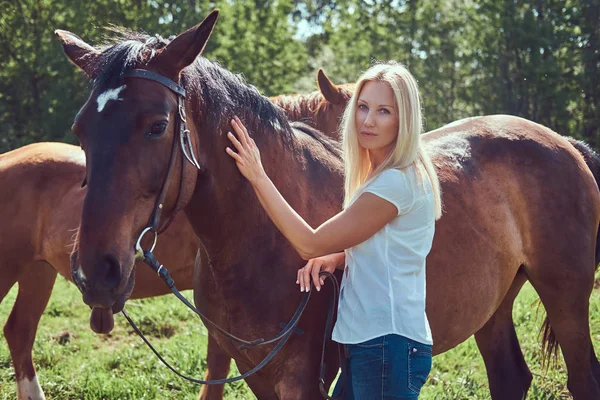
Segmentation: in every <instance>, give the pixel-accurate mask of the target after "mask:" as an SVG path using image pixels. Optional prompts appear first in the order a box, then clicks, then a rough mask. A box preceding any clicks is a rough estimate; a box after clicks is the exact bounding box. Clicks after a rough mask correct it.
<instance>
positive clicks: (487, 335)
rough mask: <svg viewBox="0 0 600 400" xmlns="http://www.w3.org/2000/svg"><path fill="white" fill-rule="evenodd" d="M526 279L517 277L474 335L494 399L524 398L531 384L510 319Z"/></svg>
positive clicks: (521, 274) (516, 399) (518, 275)
mask: <svg viewBox="0 0 600 400" xmlns="http://www.w3.org/2000/svg"><path fill="white" fill-rule="evenodd" d="M526 280H527V278H526V277H525V275H524V274H523V273H519V274H517V276H516V277H515V280H514V281H513V283H512V285H511V287H510V289H509V290H508V293H507V294H506V296H505V297H504V300H503V301H502V303H501V304H500V307H498V309H497V310H496V312H495V313H494V315H492V317H491V318H490V319H489V321H488V322H487V323H486V324H485V325H484V326H483V328H481V329H480V330H479V331H478V332H477V333H475V340H476V342H477V346H478V347H479V351H480V352H481V355H482V357H483V361H484V362H485V368H486V370H487V375H488V383H489V385H490V393H491V395H492V399H493V400H504V399H506V400H511V399H514V400H521V399H524V398H525V396H526V395H527V391H528V390H529V387H530V385H531V380H532V375H531V371H529V368H528V367H527V364H526V363H525V359H524V358H523V353H522V352H521V347H520V346H519V340H518V339H517V334H516V332H515V327H514V324H513V319H512V308H513V303H514V301H515V298H516V297H517V294H518V293H519V290H521V287H522V286H523V284H524V283H525V281H526Z"/></svg>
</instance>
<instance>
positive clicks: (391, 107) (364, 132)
mask: <svg viewBox="0 0 600 400" xmlns="http://www.w3.org/2000/svg"><path fill="white" fill-rule="evenodd" d="M354 121H355V123H356V133H357V135H358V143H359V144H360V145H361V146H362V147H364V148H365V149H367V150H368V151H369V153H370V154H371V158H372V159H373V160H374V161H376V162H379V163H380V162H382V161H383V160H384V159H385V157H386V156H387V155H388V154H389V152H390V150H391V149H392V148H393V147H394V144H395V142H396V138H397V137H398V125H399V122H398V109H397V107H396V100H395V97H394V91H393V90H392V88H391V87H390V86H389V85H388V84H387V83H385V82H379V81H369V82H367V83H365V84H364V85H363V87H362V89H361V91H360V93H359V95H358V103H357V105H356V114H355V120H354Z"/></svg>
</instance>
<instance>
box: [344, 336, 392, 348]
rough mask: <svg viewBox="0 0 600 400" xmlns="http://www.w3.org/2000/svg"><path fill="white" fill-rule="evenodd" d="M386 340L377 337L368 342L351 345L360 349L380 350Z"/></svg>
mask: <svg viewBox="0 0 600 400" xmlns="http://www.w3.org/2000/svg"><path fill="white" fill-rule="evenodd" d="M383 342H384V338H383V337H376V338H375V339H371V340H367V341H366V342H362V343H356V344H351V345H350V346H352V347H354V348H358V349H380V348H382V347H383Z"/></svg>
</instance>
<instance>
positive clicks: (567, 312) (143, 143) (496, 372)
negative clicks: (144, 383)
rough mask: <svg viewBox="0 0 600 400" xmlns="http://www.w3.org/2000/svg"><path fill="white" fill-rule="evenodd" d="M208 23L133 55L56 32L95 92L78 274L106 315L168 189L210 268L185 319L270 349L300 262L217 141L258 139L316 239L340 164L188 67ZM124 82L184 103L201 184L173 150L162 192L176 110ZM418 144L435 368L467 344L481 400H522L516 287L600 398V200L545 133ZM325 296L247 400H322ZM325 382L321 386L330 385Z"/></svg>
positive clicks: (292, 299)
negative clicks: (237, 129)
mask: <svg viewBox="0 0 600 400" xmlns="http://www.w3.org/2000/svg"><path fill="white" fill-rule="evenodd" d="M215 20H216V15H215V14H211V15H210V16H209V17H207V19H206V20H205V21H204V22H203V23H202V24H200V25H198V26H197V27H195V28H192V29H190V30H189V31H187V32H185V33H183V34H181V35H179V36H178V37H177V38H175V39H174V40H173V41H172V42H170V43H169V44H166V43H164V42H163V43H153V42H151V41H147V38H141V39H140V40H139V42H141V43H145V46H144V45H140V44H139V43H137V44H135V45H134V44H132V43H134V42H133V41H131V40H130V41H123V42H121V43H119V44H117V45H116V46H113V47H110V48H107V49H105V50H104V51H103V52H99V51H97V50H95V49H93V48H91V47H90V46H89V45H87V44H85V43H84V42H82V41H81V40H80V39H79V38H77V37H76V36H74V35H72V34H69V33H66V32H60V35H59V36H61V39H62V40H63V48H64V50H65V52H66V54H67V55H68V56H69V58H70V59H71V60H72V61H73V62H74V63H76V64H77V65H78V66H80V67H81V68H82V69H83V70H84V71H86V73H87V74H88V75H90V76H91V77H93V78H94V80H95V85H94V89H93V91H92V93H91V95H90V98H89V99H88V102H87V103H86V104H85V105H84V107H83V108H82V110H81V111H80V113H79V115H78V117H77V119H76V122H75V128H74V130H75V132H76V134H77V136H78V137H79V138H80V140H81V142H82V144H83V147H84V149H85V152H86V155H87V159H88V164H87V173H88V177H89V190H88V192H87V195H86V200H85V202H84V207H83V212H82V220H81V230H80V235H79V241H78V244H77V245H78V248H79V252H78V257H74V258H73V259H72V262H73V263H72V267H73V271H74V272H73V273H74V274H77V275H79V277H80V279H79V287H80V290H82V292H83V295H84V300H85V301H86V302H87V303H88V304H91V305H94V306H97V307H106V308H112V309H113V311H119V310H120V308H121V307H122V305H123V304H124V302H125V301H126V299H127V298H128V297H129V292H130V290H131V287H132V286H133V285H132V281H133V279H134V278H133V275H132V267H133V261H134V244H135V242H136V240H137V237H138V236H139V234H140V232H142V230H143V229H144V228H145V226H146V221H147V220H148V218H149V216H150V215H151V213H152V210H153V209H154V208H155V198H156V197H157V195H158V194H159V192H160V191H161V188H162V183H163V181H164V180H165V179H166V178H170V179H169V181H170V185H169V189H168V191H167V194H166V200H165V202H164V207H163V209H164V210H166V211H165V215H164V218H168V217H169V215H170V214H171V213H172V211H171V210H173V208H174V207H175V206H176V205H177V204H178V202H177V201H176V199H177V198H178V197H179V196H178V193H179V192H180V189H181V194H182V197H183V199H184V201H185V202H186V204H187V205H186V207H185V212H186V215H187V217H188V219H189V220H190V222H191V224H192V226H193V228H194V231H195V232H196V234H197V236H198V237H199V238H200V240H201V241H202V243H203V244H204V246H205V247H206V249H207V252H208V256H209V258H210V262H208V263H202V264H201V265H200V266H199V268H198V269H197V270H196V274H195V283H194V289H195V291H194V297H195V301H196V305H197V306H198V308H200V309H201V311H203V312H205V313H206V314H207V315H208V316H209V317H210V318H211V319H213V320H215V321H216V322H218V323H219V324H221V325H222V326H223V327H225V328H226V329H228V330H229V331H231V332H232V333H234V334H236V335H238V336H243V337H246V338H256V337H271V336H273V335H275V334H276V333H278V331H279V329H280V328H279V324H280V323H281V322H285V321H287V320H288V319H289V318H290V316H291V315H292V313H293V312H294V308H295V306H296V305H297V303H298V302H299V300H300V294H299V293H298V290H297V288H296V287H295V285H294V284H293V280H294V279H295V273H296V270H297V268H299V267H301V266H302V265H303V263H304V261H303V260H301V259H300V258H299V256H298V255H297V254H296V253H295V252H294V250H293V249H292V248H291V246H290V245H289V244H288V243H287V242H286V240H285V239H284V238H283V237H282V236H281V235H280V234H279V232H278V231H277V230H276V228H275V227H274V226H273V225H272V224H271V222H270V221H269V219H268V217H267V216H266V215H265V213H264V212H263V210H262V208H261V207H260V205H259V203H258V201H257V199H256V198H255V195H254V193H253V191H252V189H251V188H250V186H249V185H248V184H247V182H246V181H245V180H244V179H243V178H242V177H241V176H240V174H239V172H238V171H237V169H236V167H235V165H234V163H233V162H232V161H231V160H230V159H228V158H227V157H228V156H227V155H226V154H225V153H224V152H223V149H224V148H225V146H226V145H227V142H226V138H225V137H224V132H227V131H228V130H229V120H230V119H231V116H232V115H233V114H234V113H235V114H237V115H238V116H240V117H241V119H242V121H243V122H244V124H245V125H246V126H247V127H248V128H249V130H250V131H251V132H254V139H255V141H256V142H257V144H258V146H259V147H260V148H261V153H262V155H263V163H264V165H265V169H266V170H267V172H268V174H269V176H270V177H271V178H272V179H273V181H274V182H275V184H276V185H277V187H278V188H279V189H280V191H281V192H282V194H283V195H284V197H286V198H287V199H288V200H289V201H290V202H291V204H292V206H293V207H294V208H295V209H296V210H297V211H298V212H299V213H300V214H301V215H302V216H303V217H305V218H306V219H307V220H308V222H309V223H311V224H313V225H316V224H319V223H320V222H321V221H323V220H325V219H326V218H327V217H329V216H331V215H333V214H334V213H335V212H336V211H338V210H339V208H340V204H341V198H342V193H341V191H342V187H341V186H342V163H341V160H340V159H339V157H338V154H337V153H336V151H335V149H333V148H332V147H331V145H330V144H328V143H327V142H326V141H324V139H323V138H319V136H318V134H316V133H314V132H312V133H310V134H305V133H301V132H297V131H292V130H291V129H290V127H289V126H288V125H287V122H286V121H285V118H284V117H283V115H281V113H280V112H279V110H277V109H275V108H273V107H270V106H269V104H268V103H267V101H266V99H264V98H263V97H261V96H260V95H259V94H258V93H256V92H255V91H254V90H253V89H252V88H250V87H248V86H246V85H245V84H244V83H243V82H242V81H241V80H240V79H239V78H238V77H235V76H233V75H231V74H229V73H228V72H227V71H225V70H223V69H221V68H220V67H218V66H215V65H213V64H211V63H209V62H208V61H206V60H205V59H202V58H200V59H198V60H196V61H194V60H195V59H196V56H197V55H198V54H199V53H201V51H202V49H203V47H204V44H205V43H206V41H207V40H208V37H209V35H210V32H211V30H212V27H213V25H214V22H215ZM132 68H144V69H145V70H149V71H153V72H155V73H159V74H161V75H162V76H166V77H168V78H169V79H171V80H172V81H176V82H181V84H182V85H183V86H184V87H185V88H186V90H187V97H186V99H185V103H184V104H185V105H184V108H185V110H186V114H187V122H188V128H189V129H190V131H191V132H192V147H193V149H194V150H195V152H196V154H198V159H199V164H200V169H199V170H198V171H196V170H192V169H190V168H188V169H187V172H186V173H185V174H183V178H179V177H180V176H182V175H180V173H181V172H182V171H181V168H182V165H185V164H183V162H184V161H183V156H182V155H181V154H180V153H179V152H177V153H175V154H176V156H175V159H174V160H175V162H174V164H173V165H176V166H177V167H176V168H174V169H173V171H172V174H171V175H170V176H167V165H168V164H169V159H170V154H171V143H172V141H174V140H175V139H177V134H178V133H179V132H175V129H174V127H175V123H174V121H175V120H176V118H177V116H178V113H177V103H178V98H177V95H176V94H175V93H174V92H173V91H171V89H169V88H167V87H166V86H164V83H158V82H156V81H154V80H148V79H141V78H139V77H137V78H134V77H123V75H122V72H125V71H129V70H131V69H132ZM163 82H164V81H163ZM108 98H111V99H112V100H111V101H110V102H105V101H104V100H105V99H108ZM100 105H102V107H100ZM105 106H106V108H104V107H105ZM157 124H158V125H157ZM424 141H425V142H426V145H427V147H428V150H429V151H430V152H431V154H432V157H433V159H434V161H435V164H436V167H437V169H438V173H439V177H440V181H441V184H442V188H443V191H444V202H445V215H444V217H443V218H442V219H441V220H440V221H439V223H438V224H437V233H436V237H435V239H434V243H433V248H432V251H431V254H430V256H429V258H428V293H429V296H428V299H427V301H428V302H427V310H428V316H429V318H430V323H431V327H432V332H433V337H434V352H435V353H436V354H439V353H441V352H443V351H446V350H448V349H450V348H452V347H454V346H456V345H457V344H459V343H461V342H462V341H464V340H466V339H467V338H468V337H469V336H471V335H472V334H475V337H476V340H477V343H478V346H479V348H480V350H481V352H482V354H483V357H484V359H485V362H486V367H487V369H488V374H489V377H490V378H489V380H490V391H491V392H492V397H493V398H494V399H521V398H522V397H523V396H524V395H525V394H526V393H527V390H528V388H529V385H530V382H531V373H530V372H529V370H528V368H527V366H526V365H525V362H524V359H523V355H522V353H521V350H520V348H519V345H518V341H517V337H516V334H515V332H514V327H513V322H512V314H511V308H512V303H513V301H514V298H515V296H516V294H517V293H518V291H519V289H520V288H521V286H522V285H523V283H524V282H525V281H526V280H529V281H530V282H531V283H532V285H533V286H534V287H535V289H536V290H537V292H538V293H539V295H540V298H541V300H542V302H543V303H544V306H545V307H546V310H547V312H548V317H549V321H550V322H551V323H552V329H553V333H554V334H555V338H556V339H557V340H558V343H559V344H560V347H561V349H562V352H563V355H564V358H565V361H566V364H567V369H568V387H569V389H570V391H571V392H572V393H573V396H574V398H575V399H597V398H600V387H599V385H598V381H600V365H599V364H598V361H597V359H596V356H595V354H594V351H593V347H592V343H591V339H590V332H589V322H588V318H589V317H588V306H589V303H588V301H589V296H590V293H591V290H592V286H593V276H594V269H595V265H596V264H595V262H596V261H597V260H596V247H597V233H598V225H599V222H600V194H599V192H598V187H597V184H596V181H595V180H594V176H593V175H592V173H591V172H590V170H589V168H588V167H587V166H586V165H585V160H584V159H583V157H582V156H581V154H579V152H577V151H576V150H575V148H574V147H573V146H571V145H570V144H569V142H568V141H567V140H565V139H564V138H562V137H560V136H559V135H557V134H556V133H554V132H552V131H550V130H549V129H547V128H544V127H542V126H540V125H538V124H535V123H532V122H530V121H526V120H523V119H520V118H516V117H510V116H491V117H480V118H473V119H470V120H466V121H461V122H459V123H456V124H452V125H450V126H447V127H444V128H442V129H439V130H436V131H434V132H431V133H429V134H426V135H425V137H424ZM108 155H110V156H108ZM125 188H126V189H125ZM161 204H162V203H161ZM315 204H318V207H315ZM573 237H576V238H577V239H578V240H572V238H573ZM329 295H330V293H329V292H328V291H325V292H320V293H315V294H314V296H315V297H314V298H313V299H312V300H311V304H310V305H309V310H307V314H305V316H304V317H303V319H302V320H301V323H300V328H301V329H302V330H303V332H304V333H303V335H298V336H295V337H293V338H292V340H290V342H289V343H288V345H287V346H286V347H284V349H283V350H282V352H281V353H280V354H279V355H278V356H277V357H276V358H274V360H273V362H272V363H271V364H269V365H268V366H267V367H266V368H265V369H264V370H263V371H261V373H260V374H259V375H255V376H253V377H251V378H250V379H248V380H247V382H248V384H249V386H250V387H251V389H252V390H253V391H254V392H255V393H256V394H257V396H258V397H259V398H261V399H271V398H279V399H282V398H285V399H288V398H292V399H297V398H302V399H304V398H309V399H313V398H318V396H319V392H318V389H317V383H316V382H317V373H318V358H319V355H318V352H319V351H318V349H319V347H320V344H321V341H322V338H321V335H322V333H323V326H324V309H325V307H324V305H325V304H324V303H325V302H326V301H327V300H328V296H329ZM212 334H214V335H215V338H216V339H217V340H218V341H219V343H220V344H221V346H222V347H223V348H224V349H225V350H226V351H227V352H228V353H229V354H230V355H232V356H233V357H234V359H235V360H236V362H237V364H238V367H239V369H240V370H241V371H242V372H244V371H247V370H248V369H249V368H251V367H252V366H254V365H256V364H257V363H258V361H259V360H260V359H262V357H263V356H264V355H265V351H264V350H261V349H250V350H238V349H237V347H235V346H233V345H232V344H231V343H230V342H228V341H227V340H225V339H224V338H223V337H222V336H220V335H219V334H218V333H215V332H212ZM551 336H552V335H551ZM329 358H330V360H329V361H330V364H329V365H331V361H332V360H331V358H332V355H329ZM328 372H329V375H328V377H327V383H329V382H330V381H331V378H332V372H335V371H334V370H329V371H328Z"/></svg>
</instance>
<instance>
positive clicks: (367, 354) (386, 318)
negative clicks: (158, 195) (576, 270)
mask: <svg viewBox="0 0 600 400" xmlns="http://www.w3.org/2000/svg"><path fill="white" fill-rule="evenodd" d="M232 126H233V129H234V131H235V132H236V134H237V137H236V136H234V135H233V134H232V133H229V134H228V137H229V139H230V140H231V142H232V144H233V146H234V147H235V149H236V150H237V151H234V150H233V149H231V148H227V149H226V152H227V154H229V155H230V156H231V157H232V158H234V159H235V161H236V164H237V166H238V168H239V170H240V172H241V173H242V174H243V175H244V176H245V177H246V178H247V179H248V180H249V181H250V183H251V184H252V186H253V188H254V190H255V192H256V194H257V196H258V198H259V200H260V202H261V204H262V206H263V207H264V209H265V210H266V212H267V213H268V215H269V216H270V217H271V219H272V220H273V222H274V223H275V225H276V226H277V227H278V228H279V230H281V232H282V233H283V234H284V235H285V237H286V238H287V239H288V240H289V241H290V242H291V244H292V245H293V246H294V247H295V248H296V250H297V251H298V253H300V255H301V256H302V257H303V258H304V259H306V260H309V261H308V263H307V264H306V266H305V267H304V268H302V269H300V270H299V271H298V279H297V282H296V283H297V284H299V285H300V291H308V290H309V289H310V282H311V279H312V281H313V282H314V285H315V287H316V289H317V290H320V289H321V285H323V281H322V280H320V279H319V272H320V271H329V272H333V270H335V269H336V268H339V269H344V279H343V282H342V289H341V292H340V301H339V308H338V318H337V321H336V324H335V327H334V330H333V339H334V340H335V341H337V342H338V343H342V344H345V345H346V350H347V354H348V359H347V363H348V365H347V367H348V368H347V371H348V380H347V383H346V388H345V391H344V399H369V400H372V399H416V398H418V395H419V392H420V390H421V387H422V386H423V384H424V383H425V380H426V378H427V376H428V374H429V371H430V369H431V356H432V355H431V345H432V344H433V341H432V337H431V331H430V328H429V322H428V320H427V315H426V312H425V258H426V256H427V254H428V253H429V250H430V249H431V244H432V241H433V234H434V227H435V221H436V219H438V218H439V217H440V216H441V213H442V205H441V196H440V189H439V182H438V178H437V176H436V173H435V170H434V168H433V165H432V163H431V160H430V159H429V156H428V155H427V154H426V153H425V152H424V150H423V148H422V146H421V137H420V135H421V132H422V118H421V102H420V98H419V90H418V86H417V82H416V80H415V78H414V77H413V76H412V75H411V74H410V72H409V71H408V70H407V69H406V68H405V67H404V66H402V65H400V64H397V63H387V64H379V65H375V66H373V67H372V68H370V69H369V70H367V71H366V72H365V73H364V74H363V75H362V76H361V77H360V79H359V80H358V82H357V83H356V90H355V93H354V95H353V96H352V98H351V99H350V102H349V103H348V106H347V108H346V111H345V113H344V117H343V121H342V125H341V127H342V137H343V147H344V160H345V173H346V176H345V199H344V209H343V211H342V212H340V213H339V214H337V215H336V216H334V217H333V218H331V219H330V220H328V221H326V222H325V223H323V224H322V225H321V226H319V227H318V228H317V229H313V228H312V227H310V226H309V225H308V224H307V223H306V222H305V221H304V220H303V219H302V218H301V217H300V216H299V215H298V214H297V213H296V212H295V211H294V210H293V209H292V208H291V207H290V206H289V205H288V203H287V202H286V201H285V199H284V198H283V197H282V196H281V194H280V193H279V192H278V191H277V189H276V188H275V186H274V185H273V183H272V182H271V180H270V179H269V177H268V176H267V175H266V174H265V172H264V170H263V167H262V164H261V160H260V153H259V151H258V148H257V147H256V144H255V143H254V141H253V140H252V139H251V138H250V136H249V135H248V132H247V131H246V128H245V127H244V126H243V125H242V124H241V122H240V121H239V120H238V119H237V118H236V119H234V121H232ZM339 249H345V251H344V252H341V253H334V252H336V251H339ZM332 253H333V254H332ZM334 392H335V393H339V392H340V388H339V387H336V389H335V391H334Z"/></svg>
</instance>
